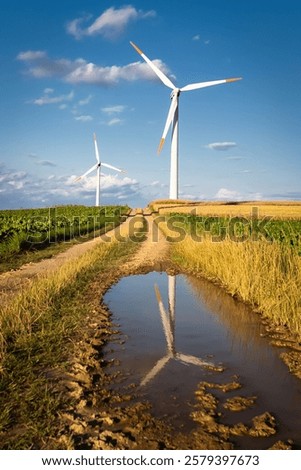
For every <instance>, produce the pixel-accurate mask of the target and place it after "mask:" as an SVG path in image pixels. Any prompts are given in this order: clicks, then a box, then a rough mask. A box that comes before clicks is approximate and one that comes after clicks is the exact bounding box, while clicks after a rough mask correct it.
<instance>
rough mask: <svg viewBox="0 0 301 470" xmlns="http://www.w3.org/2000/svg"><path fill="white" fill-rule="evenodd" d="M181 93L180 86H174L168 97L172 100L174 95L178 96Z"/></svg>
mask: <svg viewBox="0 0 301 470" xmlns="http://www.w3.org/2000/svg"><path fill="white" fill-rule="evenodd" d="M180 93H181V88H174V89H173V90H172V92H171V93H170V99H171V100H172V99H173V97H174V96H176V97H178V96H180Z"/></svg>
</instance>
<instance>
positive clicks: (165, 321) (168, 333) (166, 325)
mask: <svg viewBox="0 0 301 470" xmlns="http://www.w3.org/2000/svg"><path fill="white" fill-rule="evenodd" d="M155 293H156V297H157V302H158V307H159V312H160V316H161V321H162V326H163V331H164V335H165V338H166V343H167V347H168V350H169V352H170V353H171V354H172V351H173V345H174V337H173V334H172V330H171V325H170V318H169V316H168V314H167V312H166V310H165V307H164V305H163V301H162V297H161V294H160V291H159V287H158V286H157V284H155Z"/></svg>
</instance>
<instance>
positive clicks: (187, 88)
mask: <svg viewBox="0 0 301 470" xmlns="http://www.w3.org/2000/svg"><path fill="white" fill-rule="evenodd" d="M238 80H242V78H241V77H240V78H225V79H223V80H213V81H211V82H200V83H191V84H190V85H186V86H184V87H183V88H181V91H190V90H197V89H198V88H206V87H208V86H213V85H221V84H222V83H231V82H237V81H238Z"/></svg>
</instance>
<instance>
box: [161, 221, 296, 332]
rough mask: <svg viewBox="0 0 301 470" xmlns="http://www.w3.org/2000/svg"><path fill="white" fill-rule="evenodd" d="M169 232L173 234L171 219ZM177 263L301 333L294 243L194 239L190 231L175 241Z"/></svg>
mask: <svg viewBox="0 0 301 470" xmlns="http://www.w3.org/2000/svg"><path fill="white" fill-rule="evenodd" d="M160 227H161V229H162V230H163V231H164V233H165V235H166V236H168V235H170V237H171V239H172V238H173V237H174V232H171V231H170V230H168V228H167V225H166V223H160ZM172 254H173V257H174V259H175V261H176V262H177V263H178V264H179V265H181V266H183V267H184V268H185V269H187V270H189V271H191V272H194V273H198V274H200V275H202V276H204V277H206V278H207V279H210V280H212V281H214V282H216V283H218V284H220V285H222V286H223V287H224V288H225V289H226V290H227V291H228V292H229V293H230V294H231V295H233V296H237V297H238V298H240V299H241V300H243V301H244V302H247V303H249V304H250V305H252V307H253V308H254V309H255V310H256V311H259V312H260V313H261V314H262V315H263V316H264V317H267V318H269V319H270V320H271V321H272V322H273V323H274V324H276V325H284V326H286V327H288V328H289V330H290V331H291V332H292V333H295V334H297V335H298V336H300V335H301V296H300V292H301V257H300V256H298V254H297V251H296V250H294V249H292V248H291V247H290V246H287V245H284V244H280V243H277V242H273V243H270V242H267V241H265V240H258V241H252V240H248V241H245V242H234V241H231V240H229V239H228V238H227V239H225V240H224V241H221V242H214V241H212V238H211V237H209V238H208V239H206V237H204V238H203V240H202V241H194V240H193V239H192V238H191V236H190V235H189V234H187V235H186V237H185V238H184V240H182V241H179V242H177V243H173V244H172Z"/></svg>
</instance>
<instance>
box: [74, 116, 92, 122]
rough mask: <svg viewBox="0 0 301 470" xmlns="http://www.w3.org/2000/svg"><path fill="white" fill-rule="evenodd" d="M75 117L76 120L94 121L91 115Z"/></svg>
mask: <svg viewBox="0 0 301 470" xmlns="http://www.w3.org/2000/svg"><path fill="white" fill-rule="evenodd" d="M74 119H75V120H76V121H80V122H89V121H93V117H92V116H90V115H82V116H75V118H74Z"/></svg>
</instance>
